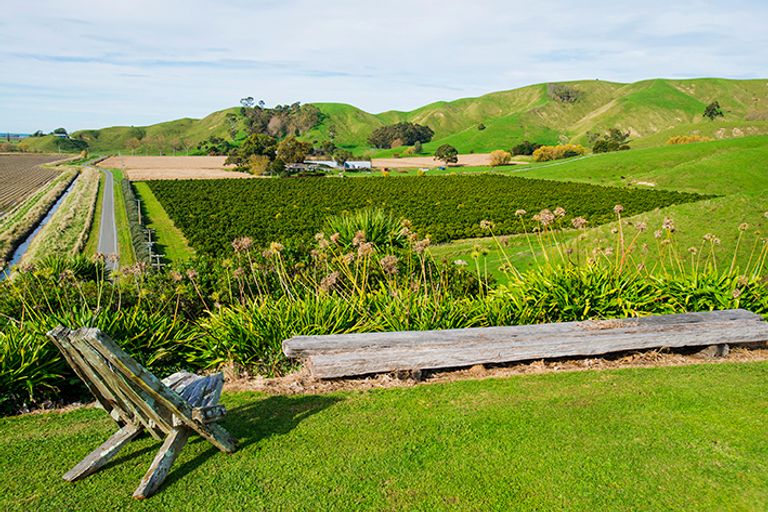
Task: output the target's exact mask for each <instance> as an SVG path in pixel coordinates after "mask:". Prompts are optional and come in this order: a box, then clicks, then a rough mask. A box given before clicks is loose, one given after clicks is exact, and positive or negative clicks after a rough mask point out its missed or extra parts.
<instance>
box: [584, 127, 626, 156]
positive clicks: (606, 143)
mask: <svg viewBox="0 0 768 512" xmlns="http://www.w3.org/2000/svg"><path fill="white" fill-rule="evenodd" d="M629 142H630V141H629V131H626V132H623V131H621V130H620V129H618V128H611V129H610V130H608V131H607V132H606V133H604V134H603V135H602V136H599V135H596V136H595V137H594V145H593V146H592V152H593V153H608V152H611V151H626V150H628V149H630V148H629Z"/></svg>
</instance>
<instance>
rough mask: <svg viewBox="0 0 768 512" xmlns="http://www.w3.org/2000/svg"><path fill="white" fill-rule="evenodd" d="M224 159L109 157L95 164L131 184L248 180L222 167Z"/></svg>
mask: <svg viewBox="0 0 768 512" xmlns="http://www.w3.org/2000/svg"><path fill="white" fill-rule="evenodd" d="M226 159H227V157H225V156H113V157H110V158H107V159H106V160H104V161H103V162H101V163H99V164H98V165H99V166H101V167H107V168H110V169H120V170H122V171H123V172H124V174H125V176H126V177H127V178H128V179H129V180H131V181H147V180H213V179H226V178H252V177H253V176H251V175H250V174H245V173H242V172H235V171H234V170H232V169H233V166H225V165H224V160H226Z"/></svg>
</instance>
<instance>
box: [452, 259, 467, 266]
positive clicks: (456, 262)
mask: <svg viewBox="0 0 768 512" xmlns="http://www.w3.org/2000/svg"><path fill="white" fill-rule="evenodd" d="M453 264H454V265H456V266H457V267H466V266H467V265H469V263H467V262H466V261H465V260H455V261H454V262H453Z"/></svg>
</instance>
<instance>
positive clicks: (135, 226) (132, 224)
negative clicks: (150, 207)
mask: <svg viewBox="0 0 768 512" xmlns="http://www.w3.org/2000/svg"><path fill="white" fill-rule="evenodd" d="M120 188H122V190H123V197H124V198H125V212H126V214H127V216H128V227H129V229H130V231H131V244H132V245H133V252H134V254H135V255H136V261H143V262H145V263H151V261H150V259H151V257H150V250H149V237H148V236H147V230H146V229H145V228H144V226H142V225H141V222H140V219H141V214H140V212H139V203H138V201H137V199H136V194H135V193H134V191H133V185H131V182H130V181H129V180H127V179H124V180H122V181H121V182H120Z"/></svg>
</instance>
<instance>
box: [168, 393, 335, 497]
mask: <svg viewBox="0 0 768 512" xmlns="http://www.w3.org/2000/svg"><path fill="white" fill-rule="evenodd" d="M340 400H341V398H338V397H329V396H320V395H303V396H270V397H268V398H265V399H263V400H253V401H249V402H247V403H243V404H240V405H238V406H235V407H234V408H232V409H231V410H229V412H228V413H227V415H226V417H225V419H224V420H223V421H222V426H223V427H224V428H226V429H227V430H228V431H229V432H230V433H231V434H232V435H233V436H235V437H236V438H237V451H236V452H235V453H234V454H232V455H231V457H237V456H238V454H241V455H242V456H246V457H248V456H249V455H247V454H246V453H245V452H247V451H248V447H249V446H251V445H253V444H255V443H258V442H259V441H262V440H265V439H269V438H270V437H273V436H279V435H284V434H287V433H289V432H290V431H291V430H293V429H294V428H296V427H297V426H298V425H299V423H301V422H302V421H304V420H305V419H307V418H309V417H310V416H312V415H314V414H317V413H319V412H321V411H323V410H324V409H326V408H328V407H330V406H331V405H333V404H335V403H336V402H338V401H340ZM199 442H207V441H204V440H203V439H202V438H199V437H195V438H193V439H192V440H191V443H199ZM217 452H218V450H217V449H216V448H214V447H213V446H210V447H209V449H207V450H205V451H204V452H202V453H200V454H199V455H197V456H196V457H194V458H193V459H192V460H188V461H187V462H185V463H184V464H181V465H180V466H178V467H174V468H172V469H171V473H170V474H169V475H168V479H167V480H166V481H165V483H164V484H163V487H167V486H170V485H172V484H173V483H174V482H176V481H178V480H180V479H181V478H183V477H184V476H186V475H187V474H189V473H190V472H192V471H195V470H196V469H197V468H198V467H200V466H201V465H203V464H204V463H205V462H206V461H207V460H208V459H209V458H211V457H213V456H215V455H217Z"/></svg>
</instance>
